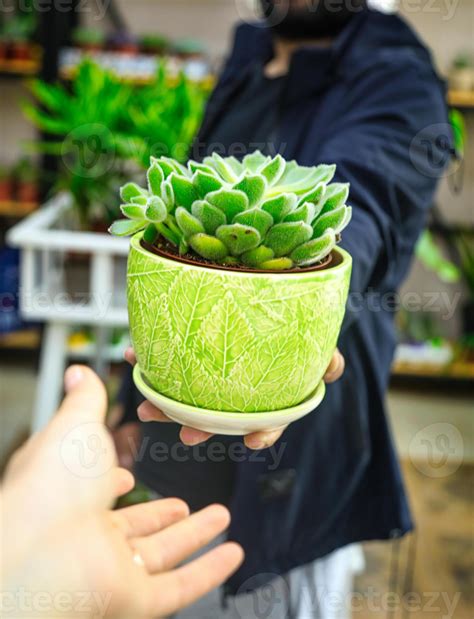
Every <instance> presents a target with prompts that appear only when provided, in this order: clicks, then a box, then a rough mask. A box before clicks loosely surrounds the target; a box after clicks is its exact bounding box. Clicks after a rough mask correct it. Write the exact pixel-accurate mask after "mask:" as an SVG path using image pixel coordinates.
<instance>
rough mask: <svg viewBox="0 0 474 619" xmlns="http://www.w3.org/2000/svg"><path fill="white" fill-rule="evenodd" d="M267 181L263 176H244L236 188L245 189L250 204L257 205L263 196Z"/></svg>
mask: <svg viewBox="0 0 474 619" xmlns="http://www.w3.org/2000/svg"><path fill="white" fill-rule="evenodd" d="M266 188H267V183H266V181H265V179H264V178H263V176H258V175H255V176H250V175H249V176H244V177H243V179H242V180H240V181H239V182H238V183H237V184H236V185H234V189H236V190H239V191H243V192H244V193H245V194H246V196H247V198H248V201H249V205H250V206H255V204H257V203H258V202H259V201H260V200H261V199H262V197H263V195H264V193H265V190H266Z"/></svg>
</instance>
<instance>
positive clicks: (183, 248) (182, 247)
mask: <svg viewBox="0 0 474 619" xmlns="http://www.w3.org/2000/svg"><path fill="white" fill-rule="evenodd" d="M178 251H179V255H180V256H184V255H185V254H187V253H188V251H189V243H188V242H187V240H186V239H185V238H184V237H183V238H182V239H181V241H180V242H179V249H178Z"/></svg>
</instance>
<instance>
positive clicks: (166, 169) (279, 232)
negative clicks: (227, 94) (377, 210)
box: [110, 151, 352, 271]
mask: <svg viewBox="0 0 474 619" xmlns="http://www.w3.org/2000/svg"><path fill="white" fill-rule="evenodd" d="M335 171H336V166H335V165H325V164H321V165H318V166H313V167H307V166H300V165H298V164H297V163H296V162H295V161H290V162H286V161H285V160H284V159H283V157H281V156H280V155H277V156H276V157H273V158H272V157H269V156H265V155H263V154H262V153H261V152H260V151H256V152H254V153H252V154H250V155H247V156H246V157H245V158H244V159H243V161H239V160H237V159H236V158H235V157H227V158H224V157H221V156H220V155H218V154H217V153H214V154H213V155H212V156H210V157H206V158H205V159H204V161H203V162H202V163H197V162H195V161H189V162H188V164H187V166H184V165H182V164H180V163H178V162H177V161H174V160H173V159H169V158H167V157H161V158H159V159H155V158H152V159H151V163H150V167H149V169H148V173H147V180H148V186H147V188H142V187H139V186H138V185H136V184H135V183H128V184H126V185H125V186H124V187H122V189H121V198H122V200H123V203H124V204H123V205H122V206H121V210H122V213H123V215H124V216H125V217H126V219H122V220H119V221H116V222H115V223H114V224H113V225H112V226H111V228H110V232H111V233H112V234H114V235H118V236H127V235H131V234H135V233H136V232H139V231H142V230H144V234H143V238H144V240H145V241H147V242H148V243H154V242H155V241H156V240H157V238H158V237H159V236H161V237H163V238H164V239H166V240H167V241H168V242H170V243H171V244H173V245H174V246H176V248H177V249H178V252H179V254H181V255H185V254H188V253H194V254H197V255H198V256H201V257H202V258H203V259H205V260H207V261H212V262H215V263H217V264H222V265H242V266H244V267H246V268H249V269H259V270H268V271H284V270H288V269H292V268H294V267H308V266H311V265H314V264H316V263H318V262H321V261H322V260H324V259H325V258H326V257H327V256H328V255H329V254H330V253H331V251H332V250H333V248H334V247H335V245H336V243H337V240H338V239H339V238H340V234H341V232H342V230H344V228H345V227H346V226H347V224H348V223H349V221H350V219H351V214H352V210H351V207H350V206H347V204H346V201H347V198H348V195H349V184H346V183H331V180H332V179H333V177H334V173H335Z"/></svg>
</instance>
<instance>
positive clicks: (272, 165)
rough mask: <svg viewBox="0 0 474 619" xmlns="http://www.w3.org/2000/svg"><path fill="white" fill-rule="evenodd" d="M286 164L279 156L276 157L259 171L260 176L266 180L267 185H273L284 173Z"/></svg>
mask: <svg viewBox="0 0 474 619" xmlns="http://www.w3.org/2000/svg"><path fill="white" fill-rule="evenodd" d="M285 166H286V162H285V160H284V159H283V157H282V156H281V155H277V156H276V157H275V158H274V159H272V160H271V161H270V162H269V163H267V164H266V165H265V166H264V167H263V168H262V169H261V170H260V174H261V175H262V176H263V177H265V178H266V180H267V182H268V184H269V185H275V184H276V183H277V182H278V181H279V180H280V178H281V176H282V174H283V172H284V171H285Z"/></svg>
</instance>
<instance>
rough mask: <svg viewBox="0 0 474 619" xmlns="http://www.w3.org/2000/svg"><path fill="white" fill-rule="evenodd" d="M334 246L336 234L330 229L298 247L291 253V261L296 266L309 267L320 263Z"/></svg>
mask: <svg viewBox="0 0 474 619" xmlns="http://www.w3.org/2000/svg"><path fill="white" fill-rule="evenodd" d="M335 246H336V234H335V232H334V230H333V229H332V228H328V229H327V230H326V232H325V233H324V234H323V235H322V236H320V237H319V238H317V239H313V240H311V241H308V242H307V243H304V244H303V245H300V246H299V247H297V248H296V249H295V250H293V252H292V253H291V256H290V257H291V259H292V260H293V261H294V262H295V264H297V265H298V266H310V265H312V264H315V263H316V262H320V261H321V260H323V258H325V257H326V256H327V255H328V254H329V253H330V252H331V251H332V250H333V249H334V247H335Z"/></svg>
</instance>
